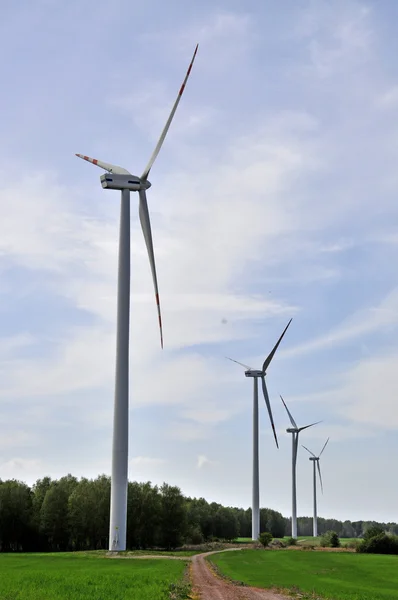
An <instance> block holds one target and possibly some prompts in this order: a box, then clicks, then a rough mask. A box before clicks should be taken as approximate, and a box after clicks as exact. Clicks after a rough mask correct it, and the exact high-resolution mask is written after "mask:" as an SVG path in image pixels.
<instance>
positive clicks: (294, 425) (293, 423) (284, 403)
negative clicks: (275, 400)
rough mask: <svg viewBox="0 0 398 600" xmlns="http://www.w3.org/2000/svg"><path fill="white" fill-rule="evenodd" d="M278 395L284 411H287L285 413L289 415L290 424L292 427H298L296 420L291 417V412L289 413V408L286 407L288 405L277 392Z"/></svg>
mask: <svg viewBox="0 0 398 600" xmlns="http://www.w3.org/2000/svg"><path fill="white" fill-rule="evenodd" d="M279 396H280V399H281V400H282V402H283V406H284V407H285V408H286V412H287V414H288V415H289V419H290V422H291V424H292V425H293V427H294V428H295V429H298V427H297V423H296V421H295V420H294V419H293V416H292V414H291V412H290V410H289V409H288V407H287V406H286V402H285V401H284V399H283V398H282V396H281V395H280V394H279Z"/></svg>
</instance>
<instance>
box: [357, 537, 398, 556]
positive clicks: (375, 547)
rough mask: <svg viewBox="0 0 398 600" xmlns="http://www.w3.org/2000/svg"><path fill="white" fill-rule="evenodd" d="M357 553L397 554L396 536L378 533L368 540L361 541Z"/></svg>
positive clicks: (397, 542)
mask: <svg viewBox="0 0 398 600" xmlns="http://www.w3.org/2000/svg"><path fill="white" fill-rule="evenodd" d="M357 552H366V553H368V554H398V536H397V535H387V534H386V533H379V535H375V536H373V537H371V538H368V539H363V540H362V542H361V543H360V544H359V546H358V548H357Z"/></svg>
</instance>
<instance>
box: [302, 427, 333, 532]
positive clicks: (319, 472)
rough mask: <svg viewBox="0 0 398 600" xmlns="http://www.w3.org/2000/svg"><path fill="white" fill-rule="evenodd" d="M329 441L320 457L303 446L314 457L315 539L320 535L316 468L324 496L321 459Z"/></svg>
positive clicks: (311, 458)
mask: <svg viewBox="0 0 398 600" xmlns="http://www.w3.org/2000/svg"><path fill="white" fill-rule="evenodd" d="M328 441H329V438H328V439H327V440H326V442H325V445H324V446H323V448H322V450H321V452H320V454H319V456H315V454H314V453H313V452H311V450H309V449H308V448H306V446H303V448H304V449H305V450H307V452H309V453H310V454H312V456H310V458H309V460H312V462H313V465H314V473H313V478H314V524H313V535H314V537H317V535H318V514H317V506H316V467H317V468H318V474H319V483H320V484H321V491H322V494H323V483H322V475H321V467H320V466H319V459H320V458H321V456H322V452H323V451H324V450H325V448H326V446H327V443H328ZM315 465H316V467H315Z"/></svg>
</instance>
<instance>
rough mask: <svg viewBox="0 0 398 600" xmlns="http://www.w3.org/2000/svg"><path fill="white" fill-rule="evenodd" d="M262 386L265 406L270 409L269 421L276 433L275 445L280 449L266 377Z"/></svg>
mask: <svg viewBox="0 0 398 600" xmlns="http://www.w3.org/2000/svg"><path fill="white" fill-rule="evenodd" d="M261 385H262V388H263V394H264V400H265V404H266V406H267V409H268V415H269V420H270V422H271V427H272V431H273V432H274V438H275V444H276V447H277V448H279V444H278V438H277V437H276V431H275V425H274V419H273V416H272V410H271V403H270V401H269V397H268V390H267V386H266V385H265V378H264V376H263V377H261Z"/></svg>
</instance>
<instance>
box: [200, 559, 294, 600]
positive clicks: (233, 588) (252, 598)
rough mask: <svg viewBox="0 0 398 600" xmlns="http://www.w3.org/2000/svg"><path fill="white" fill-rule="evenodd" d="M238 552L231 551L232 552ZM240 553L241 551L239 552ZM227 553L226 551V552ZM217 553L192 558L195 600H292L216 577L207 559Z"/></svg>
mask: <svg viewBox="0 0 398 600" xmlns="http://www.w3.org/2000/svg"><path fill="white" fill-rule="evenodd" d="M233 550H236V549H235V548H234V549H231V550H230V551H233ZM237 551H238V552H239V550H237ZM224 552H226V550H224ZM217 553H218V551H215V552H206V553H204V554H196V556H193V557H192V587H193V590H194V593H195V596H194V597H195V598H198V599H199V598H200V600H291V598H290V599H288V597H287V596H283V595H281V594H276V593H275V592H271V591H269V590H261V589H259V588H252V587H245V586H239V585H234V584H232V583H229V582H227V581H225V580H224V579H222V578H221V577H219V576H217V575H215V574H214V573H213V572H212V570H211V569H210V568H209V565H208V563H207V561H206V559H205V557H206V556H209V555H210V554H217Z"/></svg>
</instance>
